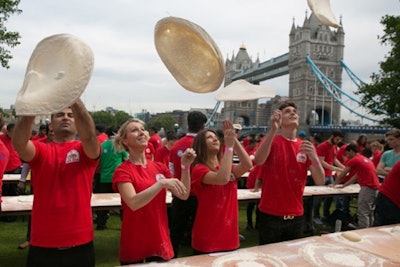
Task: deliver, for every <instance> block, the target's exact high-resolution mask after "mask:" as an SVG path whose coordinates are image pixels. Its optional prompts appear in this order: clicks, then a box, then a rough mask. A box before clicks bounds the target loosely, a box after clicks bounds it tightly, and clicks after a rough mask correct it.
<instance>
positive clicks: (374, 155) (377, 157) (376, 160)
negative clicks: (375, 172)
mask: <svg viewBox="0 0 400 267" xmlns="http://www.w3.org/2000/svg"><path fill="white" fill-rule="evenodd" d="M381 157H382V151H381V150H377V151H375V152H373V153H372V162H373V163H374V165H375V167H376V166H378V164H379V161H381Z"/></svg>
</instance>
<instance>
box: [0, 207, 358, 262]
mask: <svg viewBox="0 0 400 267" xmlns="http://www.w3.org/2000/svg"><path fill="white" fill-rule="evenodd" d="M353 201H354V200H353ZM246 205H247V204H246V203H240V205H239V229H240V233H241V234H242V235H243V236H244V237H245V238H246V240H244V241H242V242H241V247H250V246H256V245H257V244H258V232H257V230H251V231H248V230H246V223H247V222H246ZM352 205H353V202H352ZM352 214H354V209H353V211H352ZM27 218H28V217H27V216H18V217H17V220H16V221H15V222H3V221H0V266H1V267H19V266H25V259H26V255H27V252H28V249H24V250H20V249H17V247H18V245H19V244H20V243H22V242H23V241H24V240H25V235H26V228H27ZM120 229H121V221H120V217H119V215H117V214H113V215H111V217H110V218H109V220H108V222H107V229H105V230H103V231H97V230H95V240H94V247H95V253H96V266H99V267H110V266H118V265H119V261H118V247H119V235H120ZM325 231H326V232H330V231H332V229H331V227H329V226H326V225H324V226H320V227H319V228H316V229H315V231H314V234H320V233H321V232H325ZM191 254H192V250H191V248H190V247H189V246H186V247H183V248H181V251H180V255H179V257H182V256H190V255H191Z"/></svg>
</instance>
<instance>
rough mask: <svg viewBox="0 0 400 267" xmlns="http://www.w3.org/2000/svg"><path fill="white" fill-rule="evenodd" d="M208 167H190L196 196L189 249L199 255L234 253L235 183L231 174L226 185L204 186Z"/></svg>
mask: <svg viewBox="0 0 400 267" xmlns="http://www.w3.org/2000/svg"><path fill="white" fill-rule="evenodd" d="M208 172H210V169H209V168H208V166H206V165H203V164H196V165H195V166H194V167H193V170H192V173H191V177H192V188H193V191H194V193H195V195H196V197H197V203H198V204H197V205H198V206H197V212H196V219H195V221H194V224H193V229H192V247H193V248H194V249H195V250H198V251H201V252H217V251H227V250H234V249H237V248H238V247H239V238H238V236H239V225H238V199H237V181H236V178H235V177H234V175H233V174H231V179H230V181H229V182H228V183H227V184H225V185H209V184H203V183H202V180H203V177H204V176H205V175H206V174H207V173H208Z"/></svg>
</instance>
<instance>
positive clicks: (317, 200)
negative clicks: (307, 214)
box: [313, 176, 333, 219]
mask: <svg viewBox="0 0 400 267" xmlns="http://www.w3.org/2000/svg"><path fill="white" fill-rule="evenodd" d="M329 184H333V176H327V177H325V185H329ZM332 200H333V198H332V197H313V210H314V218H320V214H319V209H320V207H321V202H322V201H323V202H324V209H323V216H324V217H325V218H326V219H328V217H329V215H330V211H329V210H330V208H331V204H332Z"/></svg>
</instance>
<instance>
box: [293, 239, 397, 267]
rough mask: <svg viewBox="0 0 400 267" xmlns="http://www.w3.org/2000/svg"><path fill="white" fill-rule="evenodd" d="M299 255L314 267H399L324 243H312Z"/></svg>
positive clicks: (367, 254) (384, 260) (371, 256)
mask: <svg viewBox="0 0 400 267" xmlns="http://www.w3.org/2000/svg"><path fill="white" fill-rule="evenodd" d="M299 254H300V255H301V256H302V257H303V258H304V259H305V260H306V261H308V262H309V263H310V264H312V265H314V266H330V267H335V266H349V267H364V266H398V263H396V264H395V263H393V262H390V261H389V260H386V259H384V258H380V257H378V256H375V255H373V254H370V253H368V252H364V251H360V250H357V249H352V248H347V247H342V246H336V245H331V244H324V243H312V244H308V245H306V246H304V247H302V248H300V249H299Z"/></svg>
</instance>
